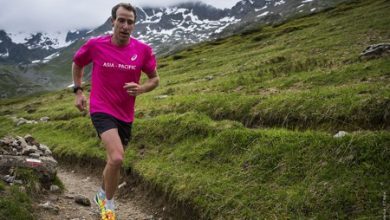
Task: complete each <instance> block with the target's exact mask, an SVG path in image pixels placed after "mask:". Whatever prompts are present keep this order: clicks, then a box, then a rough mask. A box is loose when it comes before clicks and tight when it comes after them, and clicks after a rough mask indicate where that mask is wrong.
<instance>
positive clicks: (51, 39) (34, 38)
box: [7, 31, 73, 50]
mask: <svg viewBox="0 0 390 220" xmlns="http://www.w3.org/2000/svg"><path fill="white" fill-rule="evenodd" d="M7 34H8V36H9V37H10V38H11V40H12V42H14V43H15V44H25V45H26V46H27V48H28V49H30V50H32V49H37V48H41V49H46V50H49V49H59V48H63V47H67V46H69V45H70V44H72V43H73V41H68V42H67V41H66V36H67V34H68V32H64V31H56V32H33V33H28V32H8V33H7Z"/></svg>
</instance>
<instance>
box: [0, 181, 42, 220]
mask: <svg viewBox="0 0 390 220" xmlns="http://www.w3.org/2000/svg"><path fill="white" fill-rule="evenodd" d="M0 195H1V197H0V219H26V220H30V219H31V220H33V219H35V218H34V216H33V215H32V211H33V210H32V207H31V199H30V197H29V196H28V195H27V194H25V193H23V192H20V191H19V189H18V187H17V186H13V187H11V188H10V190H9V191H8V190H7V191H6V192H0Z"/></svg>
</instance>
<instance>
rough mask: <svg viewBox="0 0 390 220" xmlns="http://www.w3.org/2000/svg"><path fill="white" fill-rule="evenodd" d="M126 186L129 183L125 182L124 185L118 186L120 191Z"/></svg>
mask: <svg viewBox="0 0 390 220" xmlns="http://www.w3.org/2000/svg"><path fill="white" fill-rule="evenodd" d="M126 185H127V183H126V182H123V183H121V184H119V185H118V189H121V188H123V187H125V186H126Z"/></svg>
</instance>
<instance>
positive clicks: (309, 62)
mask: <svg viewBox="0 0 390 220" xmlns="http://www.w3.org/2000/svg"><path fill="white" fill-rule="evenodd" d="M389 8H390V2H389V1H386V0H369V1H352V3H349V4H342V5H340V6H339V7H337V8H335V9H332V10H329V11H327V12H323V13H319V14H316V15H312V16H309V17H304V18H299V19H295V20H292V21H289V22H286V23H284V24H281V25H279V26H275V27H272V26H264V27H258V28H257V29H254V30H251V31H245V32H243V33H242V34H240V35H236V36H232V37H229V38H226V39H221V40H217V41H214V42H206V43H202V44H200V45H197V46H195V47H191V48H187V49H186V50H183V51H181V52H179V53H177V54H174V55H172V56H168V57H163V58H160V60H159V73H160V75H161V79H162V82H161V86H160V87H159V88H158V89H156V90H155V91H153V92H151V93H148V94H144V95H142V96H140V97H138V98H137V99H138V103H137V106H136V110H137V112H136V117H137V120H136V122H135V124H134V133H133V140H132V142H131V147H130V148H129V149H128V150H127V151H126V161H125V166H126V167H131V168H132V169H133V170H134V171H135V172H137V173H139V174H140V175H141V176H142V177H143V178H144V179H145V181H147V182H148V183H149V184H150V185H154V186H155V187H156V188H158V189H161V190H163V191H164V192H165V193H167V195H168V196H169V197H170V198H171V201H173V202H176V203H177V204H180V203H185V204H188V205H190V206H192V207H193V208H194V210H196V211H197V212H198V213H199V217H201V218H204V219H226V218H233V219H274V218H278V219H279V218H282V219H285V218H289V219H302V218H303V219H305V218H315V219H336V218H351V219H356V218H358V219H378V218H383V213H384V209H387V210H390V207H389V203H388V202H387V203H386V202H384V201H385V199H384V197H385V195H388V193H389V189H390V182H389V180H390V175H389V170H390V165H389V163H388V161H389V158H390V153H389V152H390V132H389V120H390V119H389V111H390V89H389V85H390V84H389V81H390V62H389V61H390V58H389V57H388V56H387V57H382V58H378V59H373V60H360V59H359V58H358V57H359V54H360V52H361V51H362V50H363V49H364V48H365V47H366V46H368V45H370V44H375V43H379V42H389V40H390V29H389V25H388V24H389V23H390V16H389V15H388V11H389ZM69 77H70V76H69ZM162 95H165V98H161V96H162ZM27 110H28V111H29V112H30V113H27ZM8 115H16V116H18V117H25V118H28V119H39V118H40V117H43V116H49V117H50V118H51V121H50V122H49V123H41V124H38V125H22V126H19V127H15V126H14V125H13V122H12V121H11V120H10V119H9V116H8ZM340 130H346V131H348V132H349V135H347V136H346V137H343V138H334V137H333V135H334V134H335V133H336V132H337V131H340ZM26 133H31V134H32V135H33V136H35V137H36V138H37V139H38V140H39V141H40V142H42V143H45V144H47V145H49V146H51V147H52V149H53V152H55V153H56V154H57V155H58V156H60V157H61V156H63V157H64V156H66V157H69V156H70V157H75V158H84V159H85V158H90V159H91V160H94V159H96V158H99V159H104V151H103V149H102V148H101V146H99V145H100V144H99V141H98V140H97V138H96V134H95V131H94V128H93V127H92V125H91V123H90V119H89V118H88V117H87V116H84V115H83V114H81V113H78V112H77V111H76V109H75V108H74V107H73V95H72V94H71V93H70V91H59V92H56V93H51V94H44V95H40V96H37V97H33V98H30V99H20V100H7V101H2V102H1V103H0V136H3V135H5V134H20V135H24V134H26Z"/></svg>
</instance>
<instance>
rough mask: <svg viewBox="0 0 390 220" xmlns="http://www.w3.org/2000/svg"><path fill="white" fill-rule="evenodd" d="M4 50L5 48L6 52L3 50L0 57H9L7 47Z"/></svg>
mask: <svg viewBox="0 0 390 220" xmlns="http://www.w3.org/2000/svg"><path fill="white" fill-rule="evenodd" d="M6 50H7V52H5V53H0V57H1V58H7V57H9V52H8V49H6Z"/></svg>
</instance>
